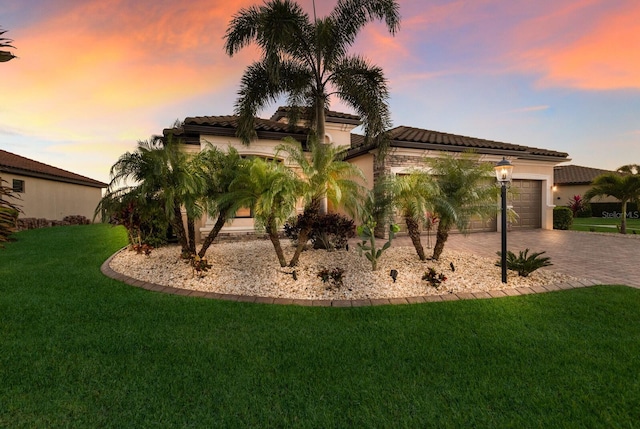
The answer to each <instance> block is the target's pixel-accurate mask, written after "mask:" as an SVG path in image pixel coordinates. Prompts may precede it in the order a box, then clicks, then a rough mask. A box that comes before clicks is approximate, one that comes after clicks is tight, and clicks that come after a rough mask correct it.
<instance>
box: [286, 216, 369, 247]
mask: <svg viewBox="0 0 640 429" xmlns="http://www.w3.org/2000/svg"><path fill="white" fill-rule="evenodd" d="M307 222H311V223H312V226H311V233H310V234H309V239H310V240H311V242H312V243H313V247H314V248H315V249H327V250H335V249H343V248H344V247H345V246H346V245H347V242H348V241H349V239H350V238H353V237H355V234H356V232H355V231H356V226H355V224H354V222H353V220H351V219H349V218H347V217H345V216H342V215H339V214H337V213H328V214H325V215H318V216H308V215H306V214H304V213H303V214H300V215H298V216H297V217H292V218H290V219H289V220H288V221H287V222H286V223H285V224H284V235H285V237H287V238H288V239H290V240H291V241H292V243H293V244H294V245H297V244H298V235H299V234H300V231H301V230H302V228H303V227H304V225H306V224H307Z"/></svg>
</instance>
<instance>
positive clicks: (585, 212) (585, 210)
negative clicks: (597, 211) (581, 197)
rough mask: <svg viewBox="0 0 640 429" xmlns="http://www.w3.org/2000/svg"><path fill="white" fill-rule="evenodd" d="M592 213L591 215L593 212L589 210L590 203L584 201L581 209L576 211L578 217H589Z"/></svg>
mask: <svg viewBox="0 0 640 429" xmlns="http://www.w3.org/2000/svg"><path fill="white" fill-rule="evenodd" d="M592 215H593V213H592V211H591V204H589V203H585V204H584V205H583V206H582V210H580V211H579V212H578V213H577V217H579V218H589V217H591V216H592Z"/></svg>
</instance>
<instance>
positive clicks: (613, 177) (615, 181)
mask: <svg viewBox="0 0 640 429" xmlns="http://www.w3.org/2000/svg"><path fill="white" fill-rule="evenodd" d="M591 185H592V188H591V189H589V190H588V191H587V192H586V193H585V194H584V198H585V199H586V200H587V201H589V200H591V199H593V198H595V197H603V196H611V197H614V198H617V199H618V200H620V202H621V203H622V216H620V233H621V234H626V233H627V203H629V202H638V201H640V173H639V168H638V165H635V164H629V165H623V166H622V167H620V168H618V170H617V172H615V173H605V174H602V175H600V176H598V177H596V178H595V179H594V180H593V182H592V183H591Z"/></svg>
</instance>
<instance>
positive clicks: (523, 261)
mask: <svg viewBox="0 0 640 429" xmlns="http://www.w3.org/2000/svg"><path fill="white" fill-rule="evenodd" d="M497 253H498V256H502V252H497ZM544 253H545V252H533V253H532V254H531V255H529V249H525V250H524V252H523V251H522V250H521V251H520V252H519V254H518V257H516V255H515V254H514V253H513V252H512V251H510V250H507V268H508V269H509V270H511V271H517V272H518V275H519V276H520V277H527V276H529V274H531V273H532V272H534V271H535V270H537V269H538V268H542V267H548V266H550V265H553V264H552V263H551V262H550V261H551V258H550V257H548V256H541V255H543V254H544ZM500 265H501V261H500V260H498V261H497V262H496V266H498V267H499V266H500Z"/></svg>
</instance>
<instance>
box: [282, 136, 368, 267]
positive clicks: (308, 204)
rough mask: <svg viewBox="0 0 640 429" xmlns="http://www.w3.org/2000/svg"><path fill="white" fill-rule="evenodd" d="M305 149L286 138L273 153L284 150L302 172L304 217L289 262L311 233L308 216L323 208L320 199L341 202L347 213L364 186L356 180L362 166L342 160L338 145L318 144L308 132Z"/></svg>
mask: <svg viewBox="0 0 640 429" xmlns="http://www.w3.org/2000/svg"><path fill="white" fill-rule="evenodd" d="M309 151H310V152H305V151H303V149H302V145H301V144H300V143H299V142H297V141H295V140H293V139H288V140H285V142H284V143H283V144H281V145H279V146H278V147H277V148H276V156H280V155H281V154H282V153H285V154H286V160H287V161H288V162H290V163H293V164H295V165H296V166H298V167H299V168H300V170H301V172H302V178H301V179H302V181H303V184H304V191H303V199H304V202H305V208H304V216H303V217H304V218H305V220H306V221H305V222H304V225H302V228H301V230H300V233H299V235H298V246H297V248H296V251H295V253H294V255H293V257H292V258H291V262H290V263H289V266H291V267H293V266H295V265H297V263H298V259H299V258H300V254H301V253H302V250H303V249H304V246H305V244H306V243H307V240H308V238H309V235H310V233H311V229H312V225H313V222H312V220H313V219H314V218H315V217H316V216H317V215H319V214H325V213H326V211H327V208H326V206H325V205H324V203H325V202H326V201H329V202H330V203H331V204H332V205H333V206H334V207H338V206H343V207H344V208H345V209H346V210H347V211H348V212H349V213H350V214H352V215H353V214H355V213H357V211H358V210H359V203H360V197H361V196H362V195H363V194H364V188H363V186H362V185H360V184H359V183H358V182H357V180H360V181H361V182H364V181H365V177H364V174H363V173H362V170H360V168H358V167H357V166H356V165H354V164H351V163H349V162H346V161H343V160H342V158H343V155H344V151H343V149H342V148H340V147H336V146H333V145H327V144H321V143H319V142H318V140H317V139H316V138H315V137H314V136H312V138H311V139H309Z"/></svg>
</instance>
